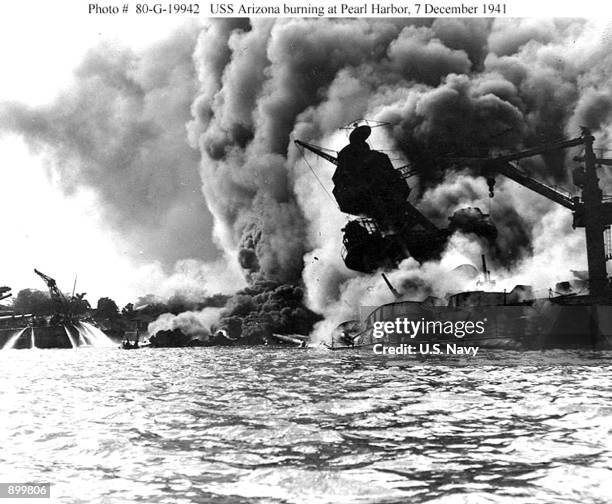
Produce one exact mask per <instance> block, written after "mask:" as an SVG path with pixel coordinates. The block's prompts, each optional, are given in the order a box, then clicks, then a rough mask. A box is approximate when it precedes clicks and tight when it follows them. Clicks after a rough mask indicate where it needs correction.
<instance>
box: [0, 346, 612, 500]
mask: <svg viewBox="0 0 612 504" xmlns="http://www.w3.org/2000/svg"><path fill="white" fill-rule="evenodd" d="M611 363H612V353H610V352H607V353H606V352H604V353H601V352H600V353H591V352H546V353H542V352H533V353H528V354H518V353H516V354H514V353H507V352H506V353H492V354H488V355H487V356H485V358H482V359H478V361H475V360H472V361H470V360H469V359H452V360H444V359H438V360H437V361H432V360H428V361H425V362H420V361H417V360H412V361H411V360H409V359H403V360H400V359H396V360H391V359H386V358H380V357H374V356H372V355H371V354H370V353H368V352H360V353H342V352H338V353H333V352H324V351H318V350H308V351H293V352H292V351H289V350H287V351H279V350H269V349H239V350H230V349H222V348H216V349H173V350H163V349H160V350H155V349H147V350H140V351H138V352H124V351H120V350H116V349H103V350H101V349H90V348H84V349H82V351H79V352H71V351H69V350H49V351H39V352H4V353H0V378H1V379H2V384H3V386H2V388H1V389H0V413H1V414H2V416H1V417H0V418H1V420H0V422H1V424H2V425H1V427H2V428H1V429H0V445H1V446H2V447H3V449H2V450H1V451H0V467H1V469H0V471H1V472H2V474H1V475H0V481H37V480H38V481H42V480H44V481H50V482H52V483H54V487H53V495H54V500H55V501H56V502H62V503H72V502H74V503H76V502H100V503H102V502H104V503H122V504H123V503H126V502H151V503H166V502H168V503H188V502H220V503H240V502H278V503H281V502H283V503H284V502H295V503H319V502H321V503H322V502H347V503H349V502H350V503H354V502H385V503H388V502H406V501H409V502H453V503H455V502H506V501H507V502H525V503H534V502H559V501H563V500H565V501H567V502H605V501H606V499H608V498H609V496H610V495H612V488H611V485H612V471H611V469H610V468H611V466H612V432H611V428H612V421H611V420H612V406H611V404H612V402H611V399H612V368H611V367H610V364H611Z"/></svg>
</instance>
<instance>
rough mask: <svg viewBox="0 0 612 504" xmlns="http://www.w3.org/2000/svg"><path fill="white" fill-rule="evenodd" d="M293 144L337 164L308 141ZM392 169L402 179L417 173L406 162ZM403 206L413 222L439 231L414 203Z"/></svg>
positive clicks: (330, 156)
mask: <svg viewBox="0 0 612 504" xmlns="http://www.w3.org/2000/svg"><path fill="white" fill-rule="evenodd" d="M295 144H296V145H298V146H299V147H302V148H304V149H306V150H309V151H310V152H313V153H314V154H316V155H317V156H319V157H321V158H323V159H325V160H327V161H329V162H330V163H332V164H334V165H336V166H338V158H337V157H335V156H332V155H331V154H328V153H327V152H324V151H323V150H321V149H319V148H318V147H316V146H315V145H311V144H309V143H306V142H302V141H301V140H295ZM394 169H395V170H396V171H397V172H398V174H399V175H400V176H401V178H402V179H404V180H406V179H407V178H409V177H412V176H413V175H416V174H417V170H416V169H415V168H413V167H412V165H410V164H406V165H403V166H400V167H397V168H394ZM403 206H404V210H405V212H406V214H407V216H408V217H409V218H410V219H412V220H413V221H414V222H415V223H419V224H420V225H421V226H423V228H424V229H426V230H428V231H434V232H435V231H439V229H438V227H437V226H436V225H435V224H434V223H433V222H431V221H430V220H429V219H428V218H427V217H425V215H423V214H422V213H421V212H419V210H417V208H416V207H415V206H414V205H412V203H410V202H409V201H404V202H403Z"/></svg>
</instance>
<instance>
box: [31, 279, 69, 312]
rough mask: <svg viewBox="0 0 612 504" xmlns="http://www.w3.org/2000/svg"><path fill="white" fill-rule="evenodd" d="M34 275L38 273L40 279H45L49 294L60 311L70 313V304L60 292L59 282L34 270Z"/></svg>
mask: <svg viewBox="0 0 612 504" xmlns="http://www.w3.org/2000/svg"><path fill="white" fill-rule="evenodd" d="M34 273H36V274H37V275H38V276H39V277H40V278H42V279H43V281H44V282H45V284H47V288H48V289H49V294H50V295H51V301H52V302H53V303H54V304H56V305H57V307H58V309H59V310H60V311H62V312H64V313H68V311H69V307H70V305H69V303H68V300H67V299H66V296H64V294H63V293H62V291H60V290H59V289H58V287H57V282H56V281H55V279H53V278H51V277H50V276H48V275H45V274H44V273H42V272H41V271H38V270H37V269H36V268H34Z"/></svg>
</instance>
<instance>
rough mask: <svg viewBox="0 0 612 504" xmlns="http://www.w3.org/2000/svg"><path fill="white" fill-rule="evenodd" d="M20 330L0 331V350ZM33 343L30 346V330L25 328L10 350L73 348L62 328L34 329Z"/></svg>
mask: <svg viewBox="0 0 612 504" xmlns="http://www.w3.org/2000/svg"><path fill="white" fill-rule="evenodd" d="M22 329H24V328H23V327H22V328H19V327H17V328H5V329H0V349H2V348H4V346H5V345H6V344H7V343H9V342H10V340H11V339H12V338H13V337H14V336H16V334H18V333H19V332H20V331H22ZM33 330H34V341H33V344H32V328H31V327H28V328H26V329H25V330H24V331H23V332H22V334H21V335H20V336H19V337H18V338H17V339H16V340H15V341H14V342H13V343H12V346H11V348H13V349H16V350H20V349H25V348H41V349H48V348H73V344H72V342H71V341H70V338H69V337H68V334H66V330H65V329H64V326H63V325H62V326H44V327H34V329H33ZM73 333H76V331H75V330H74V329H72V332H71V336H72V337H73V340H74V341H75V343H77V342H78V336H77V335H76V334H74V335H73Z"/></svg>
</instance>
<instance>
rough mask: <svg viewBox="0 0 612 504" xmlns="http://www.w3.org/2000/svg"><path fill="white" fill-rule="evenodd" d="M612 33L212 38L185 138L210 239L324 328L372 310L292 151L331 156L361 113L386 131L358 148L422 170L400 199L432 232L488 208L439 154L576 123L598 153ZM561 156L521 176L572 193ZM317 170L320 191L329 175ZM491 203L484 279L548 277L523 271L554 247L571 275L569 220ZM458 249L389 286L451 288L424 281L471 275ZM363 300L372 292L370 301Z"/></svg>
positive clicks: (300, 29) (476, 28)
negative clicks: (489, 275)
mask: <svg viewBox="0 0 612 504" xmlns="http://www.w3.org/2000/svg"><path fill="white" fill-rule="evenodd" d="M606 34H607V36H606ZM609 34H610V30H609V28H607V27H605V26H602V25H598V24H597V23H593V22H590V21H584V20H545V21H539V20H518V21H517V20H495V21H490V20H457V19H455V20H446V19H444V20H434V21H427V22H419V23H415V24H411V23H410V22H405V21H396V20H334V21H330V20H278V21H275V22H272V21H267V20H266V21H261V20H256V21H253V22H251V23H250V24H249V26H248V27H245V26H241V27H238V28H233V29H229V28H228V26H227V23H225V24H223V27H222V28H221V27H219V26H218V25H213V26H211V27H209V28H208V29H206V30H205V31H204V32H203V33H202V34H201V37H200V41H199V45H198V47H199V51H197V52H196V63H197V64H198V65H199V68H200V70H199V75H200V78H201V90H202V91H201V98H200V99H198V100H196V102H195V105H194V115H195V120H194V123H193V124H192V125H191V134H192V139H193V141H194V142H197V145H198V146H199V148H200V150H201V152H202V156H203V160H202V173H203V184H204V192H205V194H206V196H207V201H208V202H209V206H210V208H211V211H212V213H213V215H214V216H215V232H216V236H217V237H218V238H219V239H220V241H221V242H222V243H223V244H224V246H225V247H227V248H228V249H229V250H234V251H237V252H238V254H239V257H240V259H241V265H242V266H243V268H245V269H246V270H247V271H249V273H250V274H251V276H252V278H265V279H274V280H278V281H281V282H282V281H285V282H295V281H296V275H297V274H299V273H301V275H302V279H303V281H304V284H305V286H306V291H307V299H308V303H309V306H310V307H311V308H313V309H314V310H315V311H319V312H322V313H324V314H325V316H326V320H328V321H329V320H330V318H331V317H334V318H336V317H337V316H338V313H339V312H344V311H347V312H354V311H355V308H356V305H358V304H368V303H375V302H378V301H380V296H382V293H381V292H379V290H380V289H381V288H380V287H379V286H380V285H381V281H380V279H379V278H378V277H371V276H364V275H359V274H356V273H354V272H350V271H348V270H347V269H346V268H345V267H344V265H343V263H342V260H341V258H340V252H341V245H340V243H341V233H340V228H341V227H342V225H343V223H344V222H345V219H346V217H345V216H342V215H341V214H340V213H339V211H338V209H337V208H336V206H335V205H334V203H333V201H330V200H329V198H328V195H327V194H325V192H323V191H322V190H321V189H320V188H319V186H318V185H317V181H315V180H314V178H313V177H312V175H311V174H310V173H309V172H308V171H307V167H306V165H305V164H304V163H302V162H301V160H300V158H299V156H298V153H297V151H296V150H295V149H293V148H292V144H291V140H292V139H293V138H300V139H302V140H306V141H312V142H313V143H317V144H319V145H326V146H328V147H331V148H335V149H339V148H341V147H342V146H343V142H344V143H345V142H346V139H342V138H341V136H339V135H338V133H337V131H338V130H337V129H338V128H339V127H340V126H342V125H344V124H345V123H347V122H350V121H352V120H355V119H356V118H359V117H367V118H369V119H373V120H379V121H386V122H389V123H391V125H392V126H391V128H390V129H389V130H387V131H382V132H380V133H377V134H376V135H373V136H372V137H371V139H370V141H371V144H372V145H373V146H374V147H380V146H381V145H385V146H387V147H388V146H391V147H393V148H395V149H398V150H399V151H400V153H401V157H402V158H403V159H407V160H410V161H411V162H412V163H413V164H414V165H416V166H417V167H419V169H420V176H419V177H418V181H417V183H416V185H415V187H414V188H413V196H412V198H413V201H415V202H416V204H417V205H418V206H419V207H420V208H422V209H423V211H424V212H425V213H426V214H427V215H429V216H430V217H431V218H432V219H433V220H434V221H435V222H436V223H437V224H439V225H441V226H444V225H446V223H447V222H446V216H448V215H449V214H450V213H452V211H453V210H455V209H457V208H459V207H461V206H462V205H478V206H480V207H481V208H483V209H484V210H485V211H486V210H487V207H488V204H489V203H488V200H487V196H486V194H487V192H488V191H487V189H486V186H485V185H484V184H483V181H482V179H478V178H475V177H476V175H477V173H475V172H474V173H469V172H468V173H464V174H461V175H457V176H450V174H449V173H448V172H447V171H445V170H443V169H441V167H440V165H439V163H438V158H440V157H444V156H487V155H490V154H494V153H497V152H500V151H511V150H519V149H522V148H527V147H530V146H533V145H539V144H541V143H545V142H551V141H555V140H558V139H559V138H560V137H564V136H566V137H576V136H578V135H579V134H580V130H579V127H578V126H588V127H590V128H591V129H592V130H593V131H594V133H595V134H596V135H597V137H598V141H599V145H605V142H606V141H607V138H608V136H609V122H610V104H612V95H611V93H612V91H611V90H612V87H611V86H610V69H611V68H612V66H610V65H609V64H607V62H609V58H610V56H609V54H610V49H612V47H610V45H611V42H610V41H611V39H610V36H609ZM223 41H224V42H223ZM209 47H224V48H225V49H226V52H224V53H223V54H224V56H223V57H224V59H225V62H226V63H225V65H224V66H223V68H222V70H221V69H220V66H219V56H218V53H215V59H214V61H213V62H212V63H211V62H210V58H209V56H210V51H208V48H209ZM227 50H229V53H228V52H227ZM212 68H218V69H219V71H218V72H217V73H214V72H211V69H212ZM575 153H576V152H574V153H573V154H575ZM569 159H570V157H569V154H568V153H554V154H550V155H547V156H545V157H544V158H543V160H541V159H536V160H526V161H524V162H522V166H523V167H524V168H525V169H526V170H527V171H529V172H530V173H532V174H533V175H534V176H535V177H538V178H541V179H543V180H545V181H547V182H549V183H565V184H567V185H569V184H568V177H567V174H568V168H569V164H568V163H567V161H568V160H569ZM317 167H318V169H319V173H320V175H321V178H322V180H323V184H324V185H326V188H327V190H328V192H330V190H331V184H330V178H331V173H332V167H331V166H328V167H325V166H324V165H322V164H320V163H319V164H317ZM498 178H499V179H501V177H498ZM569 187H570V188H571V186H569ZM497 193H498V194H497V196H496V199H495V200H494V201H493V203H492V214H493V217H494V219H495V221H496V223H497V225H498V229H499V239H498V245H497V247H496V248H495V249H492V250H486V251H485V252H487V253H488V254H489V255H490V256H491V257H489V260H490V264H491V269H493V271H494V272H499V274H500V276H503V277H504V278H508V277H516V278H519V277H520V278H521V279H524V280H525V283H532V282H528V280H530V279H531V280H533V281H538V282H539V281H541V282H545V281H550V280H551V279H550V278H542V275H536V274H535V273H536V272H540V271H543V268H542V267H541V261H544V260H546V261H550V259H551V254H553V251H554V252H555V253H560V252H561V251H565V253H566V254H570V257H569V258H567V256H566V259H565V261H566V263H565V264H566V267H565V269H566V270H568V269H570V268H568V267H567V264H569V261H570V259H571V260H572V261H573V260H575V261H576V262H578V263H580V264H581V265H582V266H584V254H582V253H581V252H580V245H579V243H580V241H581V239H582V238H581V236H580V232H579V231H578V232H576V233H573V232H572V230H571V226H569V221H568V217H567V212H564V211H563V210H559V209H556V208H555V207H554V204H552V203H550V202H548V201H545V200H543V199H542V198H540V197H539V196H537V195H533V194H529V192H528V191H526V190H523V189H521V188H519V187H518V186H517V185H516V184H514V183H512V182H509V181H502V180H498V184H497ZM543 223H545V224H546V226H545V229H544V228H543ZM551 229H554V230H555V234H554V236H551V232H550V230H551ZM544 237H546V238H547V240H546V241H543V240H544ZM552 238H554V240H553V239H552ZM456 241H457V240H454V242H456ZM459 241H461V242H462V243H468V245H469V246H467V249H468V250H467V251H465V250H459V252H453V251H450V250H449V252H448V253H447V255H446V256H445V257H444V258H443V260H442V261H441V262H440V263H435V264H434V263H432V264H425V265H422V266H418V265H417V264H416V263H415V262H414V261H411V260H408V261H405V262H404V263H403V264H402V265H401V266H400V268H399V269H398V272H395V273H393V274H392V275H391V278H392V279H393V278H394V277H395V276H396V275H399V276H400V277H398V278H395V280H396V281H397V282H398V284H402V285H405V284H406V278H407V277H406V275H408V277H410V278H409V280H410V282H412V283H413V284H414V285H417V286H419V285H420V286H422V289H412V292H411V293H412V294H413V295H417V294H422V293H430V292H440V293H442V292H441V291H442V290H444V289H447V288H450V287H451V286H447V285H442V284H441V283H440V281H439V280H437V279H439V278H442V277H443V276H444V274H445V272H446V270H445V269H444V268H445V266H446V262H448V261H447V259H448V257H449V255H450V256H452V255H453V254H455V253H459V254H461V255H463V256H464V257H465V260H466V261H470V262H474V263H476V264H478V259H479V255H480V253H481V252H482V250H481V249H480V248H479V247H474V246H473V244H471V243H469V240H468V241H467V242H466V240H465V239H462V240H459ZM454 242H451V243H454ZM464 248H465V247H464ZM534 254H535V258H534ZM555 257H557V256H555ZM561 262H562V261H558V263H561ZM538 263H540V266H537V264H538ZM548 264H550V263H548ZM534 265H536V266H534ZM561 269H563V268H561ZM561 269H559V270H558V271H561ZM555 273H556V272H555ZM402 275H403V276H402ZM416 279H420V280H419V281H417V280H416ZM410 282H408V283H410ZM372 289H374V292H375V293H376V292H378V293H379V294H380V296H378V295H373V294H368V293H371V292H372ZM385 289H386V287H383V288H382V291H384V290H385ZM409 290H410V289H409ZM442 294H443V293H442ZM383 297H384V296H383ZM345 307H346V309H345Z"/></svg>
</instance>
